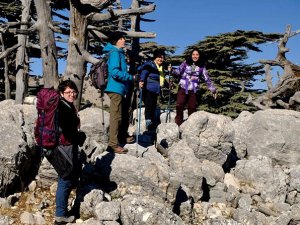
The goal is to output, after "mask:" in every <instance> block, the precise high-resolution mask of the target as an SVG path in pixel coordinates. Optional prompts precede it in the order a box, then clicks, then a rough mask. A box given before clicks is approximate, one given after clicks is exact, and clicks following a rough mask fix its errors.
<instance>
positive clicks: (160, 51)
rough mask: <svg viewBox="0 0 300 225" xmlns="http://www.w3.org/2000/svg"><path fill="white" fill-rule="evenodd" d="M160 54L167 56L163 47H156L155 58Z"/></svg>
mask: <svg viewBox="0 0 300 225" xmlns="http://www.w3.org/2000/svg"><path fill="white" fill-rule="evenodd" d="M159 56H163V57H165V56H166V53H165V51H164V50H163V49H155V50H154V51H153V59H156V58H157V57H159Z"/></svg>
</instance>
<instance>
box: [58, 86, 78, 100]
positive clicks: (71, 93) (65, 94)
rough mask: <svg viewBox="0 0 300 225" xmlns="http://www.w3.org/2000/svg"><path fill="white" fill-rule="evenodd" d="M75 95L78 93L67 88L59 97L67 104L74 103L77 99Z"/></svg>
mask: <svg viewBox="0 0 300 225" xmlns="http://www.w3.org/2000/svg"><path fill="white" fill-rule="evenodd" d="M77 94H78V93H77V92H76V91H75V90H74V89H71V88H69V87H67V88H66V90H65V91H64V92H63V93H61V96H62V97H63V98H64V99H66V100H67V101H68V102H74V101H75V99H76V98H77Z"/></svg>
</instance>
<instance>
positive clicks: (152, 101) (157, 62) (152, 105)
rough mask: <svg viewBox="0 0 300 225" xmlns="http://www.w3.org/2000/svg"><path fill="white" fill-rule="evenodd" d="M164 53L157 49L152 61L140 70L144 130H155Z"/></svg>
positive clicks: (162, 75)
mask: <svg viewBox="0 0 300 225" xmlns="http://www.w3.org/2000/svg"><path fill="white" fill-rule="evenodd" d="M164 60H165V52H164V51H163V50H161V49H157V50H155V51H154V52H153V60H152V61H148V62H146V63H144V64H143V65H142V66H141V68H140V71H141V75H140V82H139V86H140V88H142V90H143V99H144V104H145V120H146V129H147V130H148V131H149V130H153V129H155V128H156V124H155V111H156V107H157V98H158V96H159V93H160V79H161V77H164V72H163V65H162V64H163V62H164Z"/></svg>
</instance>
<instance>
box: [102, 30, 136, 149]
mask: <svg viewBox="0 0 300 225" xmlns="http://www.w3.org/2000/svg"><path fill="white" fill-rule="evenodd" d="M124 47H125V36H124V34H123V33H121V32H117V33H114V34H113V35H111V37H110V38H109V40H108V43H107V44H106V45H105V47H104V48H103V52H104V53H105V54H108V61H107V64H108V82H107V87H106V89H105V92H106V93H107V95H108V96H109V98H110V119H109V123H110V127H109V137H108V147H107V151H109V152H113V153H118V154H125V153H127V152H128V150H127V149H124V148H123V147H122V146H121V145H122V144H127V143H134V141H135V138H134V137H133V136H129V135H128V132H127V129H128V126H127V125H126V124H128V121H129V114H128V107H126V101H125V97H126V94H127V93H128V90H129V87H130V86H131V85H132V84H131V83H132V82H133V77H132V75H131V74H129V73H128V72H127V63H126V59H125V53H124V49H123V48H124Z"/></svg>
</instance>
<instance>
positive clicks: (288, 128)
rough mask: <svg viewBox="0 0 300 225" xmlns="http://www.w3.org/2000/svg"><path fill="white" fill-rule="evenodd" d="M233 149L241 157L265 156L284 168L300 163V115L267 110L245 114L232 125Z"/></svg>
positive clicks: (286, 111) (293, 112) (298, 113)
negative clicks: (233, 134) (284, 166)
mask: <svg viewBox="0 0 300 225" xmlns="http://www.w3.org/2000/svg"><path fill="white" fill-rule="evenodd" d="M232 125H233V127H234V130H235V136H234V147H235V149H236V151H237V153H238V156H239V157H240V158H242V157H244V156H245V155H246V153H247V154H248V155H249V156H257V155H264V156H268V157H270V158H271V159H273V160H275V161H276V162H277V163H279V164H282V165H285V164H287V165H288V164H292V165H297V164H299V162H300V151H299V146H300V138H299V132H297V131H299V127H300V112H296V111H291V110H280V109H268V110H263V111H258V112H256V113H254V114H250V113H249V112H243V113H241V114H240V115H239V117H238V118H237V119H235V120H234V121H233V122H232Z"/></svg>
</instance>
